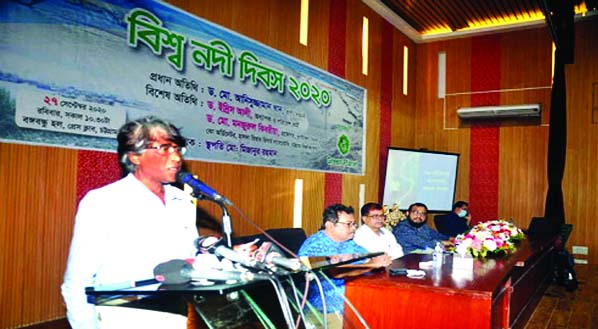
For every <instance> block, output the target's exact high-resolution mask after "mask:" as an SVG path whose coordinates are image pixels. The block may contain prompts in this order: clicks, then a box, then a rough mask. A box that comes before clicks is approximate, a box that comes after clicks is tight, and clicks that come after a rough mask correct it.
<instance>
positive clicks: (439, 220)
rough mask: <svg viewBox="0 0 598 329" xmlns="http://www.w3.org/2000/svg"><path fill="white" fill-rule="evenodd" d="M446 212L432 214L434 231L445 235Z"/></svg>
mask: <svg viewBox="0 0 598 329" xmlns="http://www.w3.org/2000/svg"><path fill="white" fill-rule="evenodd" d="M445 218H446V214H440V215H436V216H434V225H435V226H436V231H438V232H440V233H442V234H444V235H446V234H447V232H446V221H445Z"/></svg>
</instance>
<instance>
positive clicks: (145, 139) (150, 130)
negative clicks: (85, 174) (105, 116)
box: [116, 116, 186, 175]
mask: <svg viewBox="0 0 598 329" xmlns="http://www.w3.org/2000/svg"><path fill="white" fill-rule="evenodd" d="M159 137H163V138H165V139H166V140H168V141H169V142H173V143H175V144H176V145H178V146H180V147H184V146H185V145H186V140H185V138H184V137H183V136H181V133H180V131H179V128H177V127H175V126H174V125H173V124H172V123H170V122H168V121H165V120H162V119H159V118H156V117H153V116H149V117H144V118H140V119H137V120H133V121H129V122H127V123H125V124H124V125H123V126H122V127H121V128H120V130H119V131H118V135H117V137H116V139H117V140H118V149H117V152H118V162H119V164H120V166H121V168H122V170H123V173H124V174H125V175H126V174H127V173H134V172H135V171H136V170H137V166H136V165H135V164H134V163H132V162H131V161H130V160H129V153H134V154H141V153H143V151H145V147H146V146H147V145H148V144H149V143H150V142H151V141H152V140H154V139H156V138H159Z"/></svg>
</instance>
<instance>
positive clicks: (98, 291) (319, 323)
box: [86, 253, 381, 328]
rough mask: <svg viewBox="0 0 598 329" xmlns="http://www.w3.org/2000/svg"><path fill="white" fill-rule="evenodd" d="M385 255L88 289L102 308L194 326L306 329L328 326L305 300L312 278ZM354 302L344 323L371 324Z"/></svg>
mask: <svg viewBox="0 0 598 329" xmlns="http://www.w3.org/2000/svg"><path fill="white" fill-rule="evenodd" d="M380 254H381V253H371V254H353V255H335V256H321V257H302V258H301V260H302V262H303V263H304V264H306V265H307V266H308V267H309V268H310V270H309V271H295V272H290V273H287V274H284V275H273V276H272V279H269V280H255V281H250V282H245V283H243V282H237V283H214V284H211V285H196V284H193V283H185V284H180V285H166V284H161V283H158V282H156V281H153V280H148V281H147V282H143V283H144V284H140V285H138V286H136V287H130V288H119V289H114V288H106V287H101V286H99V287H88V288H86V294H87V295H88V299H89V300H90V302H93V303H94V304H96V305H98V306H118V307H129V308H135V309H145V310H153V311H159V312H169V313H174V314H181V315H188V318H189V321H188V327H191V328H284V327H288V328H291V327H292V328H294V327H295V323H296V321H297V320H298V319H299V318H301V319H302V325H301V327H302V328H323V327H324V321H325V320H324V317H323V315H322V314H321V313H319V312H318V311H317V310H316V308H314V306H313V305H311V304H310V303H309V302H308V301H306V299H307V298H306V296H305V295H306V294H307V287H308V286H309V282H308V281H309V279H310V277H311V276H313V275H318V277H322V278H323V279H324V280H329V278H328V275H327V273H329V272H330V271H331V270H334V271H335V273H338V272H342V271H343V266H347V270H351V265H350V264H352V263H354V262H356V261H360V260H363V259H367V258H370V257H375V256H378V255H380ZM304 301H305V302H304ZM285 304H286V305H288V306H285ZM347 304H349V306H347ZM302 305H303V307H302ZM351 306H352V305H351V304H350V302H345V309H346V311H345V313H353V312H355V314H350V317H347V316H345V317H344V318H345V319H352V320H346V321H343V326H344V327H345V328H351V327H355V328H363V327H367V324H365V323H361V322H362V319H363V317H362V316H361V315H360V314H359V313H358V312H356V310H354V309H353V310H352V309H351ZM347 310H348V311H347ZM285 312H286V315H285Z"/></svg>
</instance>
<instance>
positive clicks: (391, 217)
mask: <svg viewBox="0 0 598 329" xmlns="http://www.w3.org/2000/svg"><path fill="white" fill-rule="evenodd" d="M382 209H383V210H384V215H385V216H386V221H385V222H384V227H385V228H387V229H389V230H391V231H392V230H393V229H394V227H395V226H397V224H398V223H399V222H400V221H402V220H403V219H405V218H407V216H405V214H404V213H403V212H402V211H401V210H400V209H399V206H397V204H396V203H394V204H393V205H392V207H389V206H387V205H384V206H382Z"/></svg>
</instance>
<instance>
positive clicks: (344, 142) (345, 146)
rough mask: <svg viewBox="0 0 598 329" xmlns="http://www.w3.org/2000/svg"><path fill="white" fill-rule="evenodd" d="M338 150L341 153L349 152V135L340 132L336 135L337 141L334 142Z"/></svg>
mask: <svg viewBox="0 0 598 329" xmlns="http://www.w3.org/2000/svg"><path fill="white" fill-rule="evenodd" d="M336 147H337V148H338V151H339V152H341V154H342V155H347V154H349V150H350V149H351V140H350V139H349V136H347V135H345V134H342V135H340V136H339V137H338V143H337V144H336Z"/></svg>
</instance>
